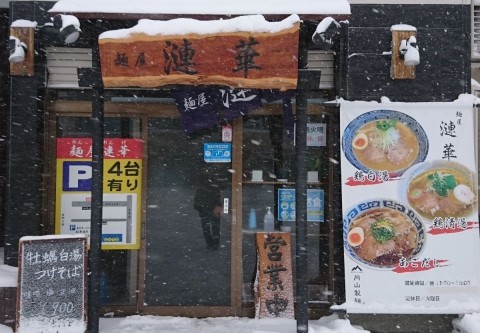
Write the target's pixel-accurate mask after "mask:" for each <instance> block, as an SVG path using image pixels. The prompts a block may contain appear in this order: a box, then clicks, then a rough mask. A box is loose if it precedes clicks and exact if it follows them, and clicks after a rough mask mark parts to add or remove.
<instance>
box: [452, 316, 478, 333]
mask: <svg viewBox="0 0 480 333" xmlns="http://www.w3.org/2000/svg"><path fill="white" fill-rule="evenodd" d="M453 327H454V328H455V329H456V331H455V332H461V333H478V332H480V313H468V314H465V315H464V316H462V317H461V318H458V319H454V320H453Z"/></svg>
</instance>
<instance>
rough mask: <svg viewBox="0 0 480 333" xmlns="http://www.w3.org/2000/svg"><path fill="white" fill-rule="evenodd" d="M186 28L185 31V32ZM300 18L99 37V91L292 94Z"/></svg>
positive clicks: (156, 26)
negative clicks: (202, 89)
mask: <svg viewBox="0 0 480 333" xmlns="http://www.w3.org/2000/svg"><path fill="white" fill-rule="evenodd" d="M189 27H190V30H188V28H189ZM299 28H300V18H299V17H298V15H291V16H289V17H288V18H286V19H284V20H283V21H280V22H268V21H266V20H265V18H264V17H263V16H261V15H252V16H240V17H235V18H232V19H227V20H210V21H199V20H194V19H187V18H182V19H174V20H170V21H153V20H146V19H144V20H140V21H139V22H138V25H137V26H135V27H132V28H130V29H122V30H112V31H107V32H104V33H102V34H101V35H100V36H99V47H100V60H101V67H102V79H103V83H104V85H105V87H131V86H138V87H158V86H164V85H171V84H185V85H224V86H230V87H232V88H233V87H243V88H260V89H262V88H263V89H265V88H268V89H280V90H287V89H295V88H296V85H297V68H298V36H299Z"/></svg>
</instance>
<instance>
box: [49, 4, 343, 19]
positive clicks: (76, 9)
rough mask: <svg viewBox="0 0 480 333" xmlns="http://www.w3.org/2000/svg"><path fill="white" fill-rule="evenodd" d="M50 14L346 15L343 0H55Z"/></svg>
mask: <svg viewBox="0 0 480 333" xmlns="http://www.w3.org/2000/svg"><path fill="white" fill-rule="evenodd" d="M49 13H50V14H58V13H62V14H74V15H76V16H78V17H80V18H152V19H155V18H159V19H165V18H167V17H179V16H210V17H212V18H213V17H222V16H238V15H251V14H262V15H267V16H285V15H291V14H298V15H299V16H300V17H307V16H308V17H312V16H314V17H325V16H335V17H346V16H348V15H350V5H349V3H348V1H347V0H239V1H235V2H227V1H219V0H174V1H171V0H170V1H167V0H59V1H57V2H56V3H55V4H54V5H53V7H52V9H50V11H49Z"/></svg>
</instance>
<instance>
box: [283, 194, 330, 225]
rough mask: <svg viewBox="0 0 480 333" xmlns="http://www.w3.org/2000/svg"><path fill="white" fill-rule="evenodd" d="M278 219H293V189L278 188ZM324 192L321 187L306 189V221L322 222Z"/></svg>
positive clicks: (286, 220) (288, 220)
mask: <svg viewBox="0 0 480 333" xmlns="http://www.w3.org/2000/svg"><path fill="white" fill-rule="evenodd" d="M277 206H278V214H277V216H278V220H279V221H285V222H294V221H295V214H296V209H295V189H287V188H283V189H279V190H278V205H277ZM323 206H324V192H323V190H322V189H307V222H323V221H324V217H323V214H324V213H323V209H324V208H323Z"/></svg>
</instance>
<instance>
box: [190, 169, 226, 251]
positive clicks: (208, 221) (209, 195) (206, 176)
mask: <svg viewBox="0 0 480 333" xmlns="http://www.w3.org/2000/svg"><path fill="white" fill-rule="evenodd" d="M213 178H214V174H213V173H212V172H209V170H208V169H205V168H201V170H200V172H199V174H198V176H197V182H196V183H197V184H196V185H197V190H196V193H195V198H194V203H193V208H194V209H195V210H197V211H198V215H199V216H200V221H201V223H202V230H203V236H204V237H205V241H206V242H207V249H209V250H216V249H218V247H219V246H220V217H221V213H222V211H223V208H222V201H221V196H220V187H219V185H218V184H217V183H215V182H214V179H213Z"/></svg>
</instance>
